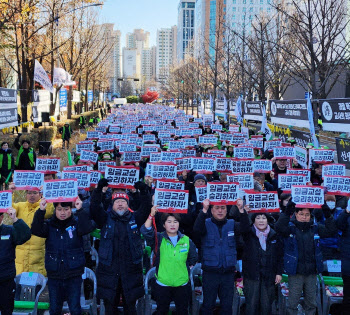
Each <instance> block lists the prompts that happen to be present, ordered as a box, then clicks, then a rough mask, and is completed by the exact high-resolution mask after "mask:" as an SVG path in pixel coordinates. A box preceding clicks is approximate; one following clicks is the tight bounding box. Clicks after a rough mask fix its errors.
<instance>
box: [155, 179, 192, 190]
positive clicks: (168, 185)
mask: <svg viewBox="0 0 350 315" xmlns="http://www.w3.org/2000/svg"><path fill="white" fill-rule="evenodd" d="M156 188H161V189H176V190H184V189H185V182H180V181H178V180H177V179H161V180H157V183H156Z"/></svg>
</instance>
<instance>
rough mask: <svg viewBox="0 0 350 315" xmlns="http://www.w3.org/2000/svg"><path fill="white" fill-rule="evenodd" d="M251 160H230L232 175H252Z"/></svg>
mask: <svg viewBox="0 0 350 315" xmlns="http://www.w3.org/2000/svg"><path fill="white" fill-rule="evenodd" d="M253 161H254V160H252V159H231V162H232V173H233V174H236V173H253Z"/></svg>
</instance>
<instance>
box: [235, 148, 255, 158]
mask: <svg viewBox="0 0 350 315" xmlns="http://www.w3.org/2000/svg"><path fill="white" fill-rule="evenodd" d="M234 156H235V158H236V159H254V157H255V155H254V149H253V148H250V147H236V148H234Z"/></svg>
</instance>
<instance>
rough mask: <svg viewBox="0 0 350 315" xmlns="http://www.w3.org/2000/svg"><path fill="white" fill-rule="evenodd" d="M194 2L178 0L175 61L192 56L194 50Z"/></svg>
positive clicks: (193, 0) (194, 0) (192, 0)
mask: <svg viewBox="0 0 350 315" xmlns="http://www.w3.org/2000/svg"><path fill="white" fill-rule="evenodd" d="M195 5H196V0H180V3H179V6H178V21H177V60H178V61H181V60H184V59H185V56H186V55H189V56H192V55H193V50H194V43H193V37H194V27H195V23H194V14H195Z"/></svg>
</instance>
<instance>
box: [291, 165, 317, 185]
mask: <svg viewBox="0 0 350 315" xmlns="http://www.w3.org/2000/svg"><path fill="white" fill-rule="evenodd" d="M287 174H295V175H305V176H306V182H307V183H308V182H309V181H310V179H311V171H310V170H309V169H298V168H287Z"/></svg>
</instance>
